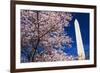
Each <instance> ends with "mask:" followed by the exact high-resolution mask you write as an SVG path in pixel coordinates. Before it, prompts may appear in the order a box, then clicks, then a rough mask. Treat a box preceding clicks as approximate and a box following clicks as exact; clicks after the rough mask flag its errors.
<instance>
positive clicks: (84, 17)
mask: <svg viewBox="0 0 100 73" xmlns="http://www.w3.org/2000/svg"><path fill="white" fill-rule="evenodd" d="M72 15H73V18H72V20H71V21H70V23H69V24H70V26H69V27H65V31H66V32H67V33H68V35H69V36H70V37H71V38H72V39H73V41H74V42H73V43H72V47H71V48H69V49H65V50H64V51H65V52H66V53H68V54H69V55H73V56H77V49H76V47H77V46H76V37H75V28H74V21H75V19H77V20H78V22H79V26H80V31H81V35H82V40H83V45H84V50H85V55H86V59H89V13H72Z"/></svg>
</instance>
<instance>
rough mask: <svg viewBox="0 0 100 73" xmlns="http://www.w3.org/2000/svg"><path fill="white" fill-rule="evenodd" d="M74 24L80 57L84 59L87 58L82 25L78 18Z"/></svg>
mask: <svg viewBox="0 0 100 73" xmlns="http://www.w3.org/2000/svg"><path fill="white" fill-rule="evenodd" d="M74 26H75V34H76V42H77V52H78V57H79V58H78V59H79V60H83V59H85V52H84V47H83V42H82V37H81V32H80V27H79V23H78V20H77V19H75V22H74Z"/></svg>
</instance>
